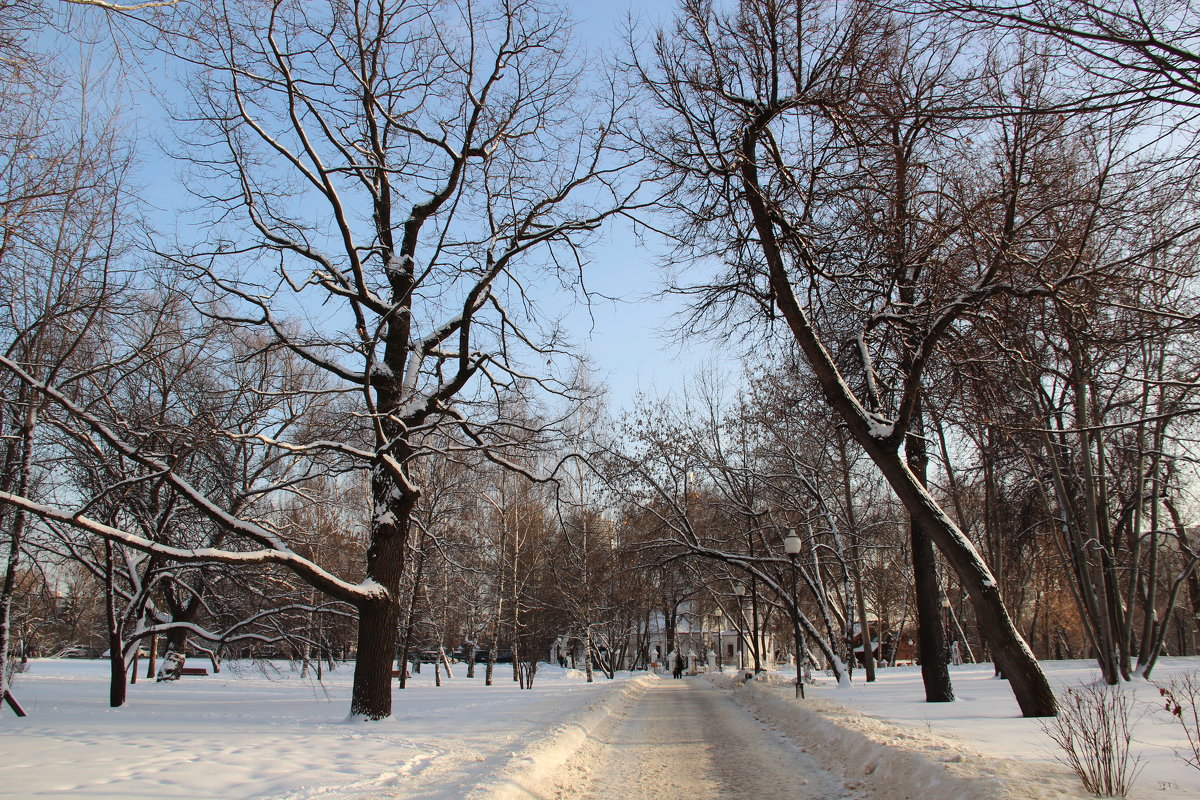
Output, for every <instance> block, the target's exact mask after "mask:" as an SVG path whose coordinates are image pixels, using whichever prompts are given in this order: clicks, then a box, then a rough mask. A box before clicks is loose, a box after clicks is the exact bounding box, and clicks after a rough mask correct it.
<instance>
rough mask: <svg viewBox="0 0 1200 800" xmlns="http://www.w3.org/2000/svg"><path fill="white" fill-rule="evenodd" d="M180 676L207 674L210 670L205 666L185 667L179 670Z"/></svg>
mask: <svg viewBox="0 0 1200 800" xmlns="http://www.w3.org/2000/svg"><path fill="white" fill-rule="evenodd" d="M179 674H180V676H183V675H207V674H208V670H207V669H206V668H205V667H184V668H183V669H181V670H179Z"/></svg>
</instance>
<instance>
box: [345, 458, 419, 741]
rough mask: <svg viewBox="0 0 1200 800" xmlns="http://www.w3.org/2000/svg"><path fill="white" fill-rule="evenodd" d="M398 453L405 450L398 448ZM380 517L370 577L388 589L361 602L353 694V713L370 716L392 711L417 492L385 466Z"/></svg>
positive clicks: (378, 489) (377, 490) (380, 474)
mask: <svg viewBox="0 0 1200 800" xmlns="http://www.w3.org/2000/svg"><path fill="white" fill-rule="evenodd" d="M396 454H397V457H400V458H402V457H403V456H404V455H405V454H404V453H402V452H399V451H396ZM371 496H372V499H373V500H374V505H373V507H374V509H375V518H374V519H373V521H372V531H371V546H370V547H368V548H367V579H368V580H373V581H375V582H376V583H378V584H379V585H381V586H382V587H383V588H384V589H385V590H386V593H385V594H383V595H382V596H379V597H375V598H372V599H370V600H365V601H361V602H360V603H359V605H358V654H357V657H356V659H355V662H354V684H353V687H352V689H351V692H350V714H351V715H352V716H360V717H363V718H365V719H369V720H376V719H384V718H385V717H388V716H390V715H391V713H392V659H394V658H395V657H396V644H397V637H398V636H399V633H400V631H399V625H400V599H399V597H400V582H401V579H402V578H403V573H404V550H405V547H406V545H407V541H408V530H409V524H410V520H411V516H412V510H413V506H414V504H415V503H416V500H417V497H416V495H415V493H412V492H409V493H405V492H402V491H401V490H400V488H399V487H397V486H396V484H395V481H394V479H393V478H392V477H390V476H389V475H388V474H387V473H386V472H385V470H384V468H383V467H382V466H381V465H380V466H377V467H376V468H375V470H374V474H373V475H372V478H371Z"/></svg>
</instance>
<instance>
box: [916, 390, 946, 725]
mask: <svg viewBox="0 0 1200 800" xmlns="http://www.w3.org/2000/svg"><path fill="white" fill-rule="evenodd" d="M921 422H922V419H921V412H920V410H918V411H917V413H915V414H914V415H913V425H912V433H911V434H910V435H909V436H908V438H907V440H906V442H905V445H904V451H905V455H906V457H907V460H908V468H909V469H910V470H911V471H912V473H913V475H914V476H915V477H916V479H917V480H919V481H920V482H921V483H922V484H924V483H925V481H926V468H927V466H928V463H929V462H928V458H927V457H926V452H925V431H924V430H923V426H922V424H921ZM909 540H910V543H911V547H912V564H913V581H914V584H915V588H916V594H917V603H916V605H917V642H918V648H919V649H918V652H919V653H920V656H921V680H922V681H924V683H925V702H927V703H950V702H953V701H954V688H953V687H952V686H951V684H950V668H949V666H948V662H949V660H950V659H949V657H948V656H949V650H948V649H947V646H946V631H945V629H944V628H943V627H942V603H941V589H940V588H939V587H938V580H937V559H936V558H935V557H934V553H933V542H932V541H931V540H930V538H929V536H927V535H926V533H925V531H924V529H923V528H922V527H921V523H920V521H918V520H917V519H916V518H915V517H911V516H910V518H909Z"/></svg>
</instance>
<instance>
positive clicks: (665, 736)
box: [553, 679, 851, 800]
mask: <svg viewBox="0 0 1200 800" xmlns="http://www.w3.org/2000/svg"><path fill="white" fill-rule="evenodd" d="M631 700H632V702H631V703H630V704H629V705H627V706H626V708H625V709H624V710H622V711H621V712H619V713H618V714H615V715H614V716H612V717H610V718H609V719H608V720H606V721H605V722H604V723H603V724H602V725H601V726H600V727H599V728H598V729H597V730H596V731H595V732H594V733H593V735H592V737H591V739H590V741H588V742H587V743H586V744H584V745H583V747H582V748H580V750H579V751H578V752H577V753H576V754H575V755H574V756H573V757H572V758H571V759H569V760H568V761H567V763H566V764H565V765H564V767H563V768H562V769H561V770H560V771H559V772H558V774H557V775H556V776H555V781H554V782H555V784H556V786H555V790H556V791H555V794H554V795H553V796H557V797H583V798H587V799H588V800H642V798H645V799H646V800H650V798H653V799H654V800H682V798H697V797H704V798H735V797H736V798H741V797H753V798H755V800H776V798H778V800H807V799H810V798H811V800H833V798H841V797H849V796H851V795H847V794H845V790H844V788H843V785H842V782H841V781H840V780H838V779H836V778H835V777H834V776H833V775H830V774H829V773H827V772H824V771H823V770H821V769H820V768H819V767H818V766H817V764H816V762H815V761H814V760H813V759H812V758H811V757H810V756H809V755H807V754H806V753H805V752H803V751H802V750H801V749H800V748H799V747H797V746H796V745H795V744H794V743H792V742H791V741H790V740H788V739H786V738H784V737H783V736H781V735H780V734H778V733H776V732H775V731H774V730H772V729H770V728H768V727H767V726H765V725H764V724H762V723H761V722H759V721H758V720H756V719H755V718H754V717H753V716H751V715H750V714H749V713H748V712H747V711H746V710H745V708H744V707H743V706H742V705H741V704H739V703H738V702H737V701H736V700H735V699H734V697H733V693H732V692H729V691H728V690H721V689H718V688H715V687H714V686H713V685H712V684H711V683H709V682H708V681H705V680H702V679H687V680H678V681H676V680H666V681H658V682H655V683H652V684H649V685H648V686H646V687H644V688H643V689H642V690H641V691H640V692H638V693H637V694H636V695H634V696H633V697H632V698H631Z"/></svg>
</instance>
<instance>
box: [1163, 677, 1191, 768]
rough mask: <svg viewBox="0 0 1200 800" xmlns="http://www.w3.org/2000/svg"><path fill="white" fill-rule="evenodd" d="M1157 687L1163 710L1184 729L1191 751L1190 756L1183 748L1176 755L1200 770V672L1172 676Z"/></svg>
mask: <svg viewBox="0 0 1200 800" xmlns="http://www.w3.org/2000/svg"><path fill="white" fill-rule="evenodd" d="M1155 686H1157V687H1158V693H1159V694H1160V695H1162V697H1163V710H1164V711H1166V712H1167V713H1168V714H1170V715H1171V716H1173V717H1175V719H1176V721H1178V722H1179V724H1180V725H1181V726H1182V727H1183V733H1184V736H1186V737H1187V743H1188V747H1189V748H1190V750H1191V753H1190V754H1189V753H1188V752H1187V751H1186V750H1183V749H1182V748H1181V749H1177V750H1176V751H1175V753H1176V755H1178V756H1179V758H1180V759H1181V760H1182V761H1183V762H1184V763H1186V764H1188V765H1189V766H1192V767H1195V768H1196V769H1200V672H1196V671H1194V672H1184V673H1180V674H1179V675H1172V676H1171V677H1170V678H1168V679H1167V680H1165V681H1163V682H1162V683H1156V684H1155Z"/></svg>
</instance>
